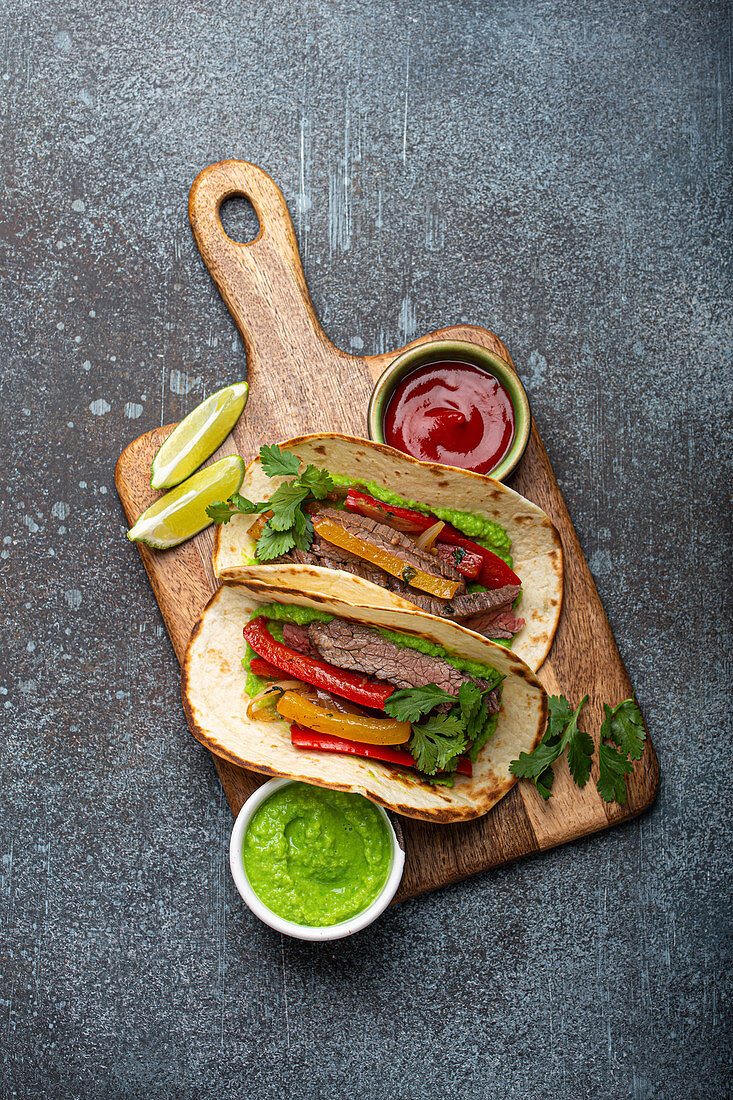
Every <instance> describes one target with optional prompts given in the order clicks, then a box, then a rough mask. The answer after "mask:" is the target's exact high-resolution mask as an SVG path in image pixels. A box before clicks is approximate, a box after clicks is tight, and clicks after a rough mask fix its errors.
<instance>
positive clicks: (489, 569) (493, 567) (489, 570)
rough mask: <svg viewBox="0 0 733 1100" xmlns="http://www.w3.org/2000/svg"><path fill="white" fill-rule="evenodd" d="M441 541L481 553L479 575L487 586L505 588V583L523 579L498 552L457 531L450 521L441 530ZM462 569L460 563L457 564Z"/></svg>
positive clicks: (479, 578)
mask: <svg viewBox="0 0 733 1100" xmlns="http://www.w3.org/2000/svg"><path fill="white" fill-rule="evenodd" d="M440 541H441V542H447V543H449V544H450V545H451V546H461V547H463V549H464V550H465V551H466V552H467V553H470V554H479V555H480V556H481V571H480V573H479V575H478V582H479V584H483V585H484V587H485V588H503V587H504V585H505V584H519V585H521V583H522V582H521V580H520V579H519V577H518V576H517V574H516V573H515V572H514V570H513V569H510V568H509V566H508V565H507V563H506V562H505V561H502V560H501V558H500V557H498V555H497V554H492V552H491V550H487V549H486V547H485V546H479V544H478V543H477V542H474V541H473V540H472V539H467V538H466V536H465V535H462V534H461V532H460V531H456V529H455V527H451V525H450V524H449V523H446V525H445V527H444V528H443V530H442V531H441V532H440ZM456 568H457V569H458V570H459V571H460V568H461V567H460V565H458V566H456Z"/></svg>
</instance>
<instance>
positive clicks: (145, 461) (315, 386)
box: [115, 161, 659, 901]
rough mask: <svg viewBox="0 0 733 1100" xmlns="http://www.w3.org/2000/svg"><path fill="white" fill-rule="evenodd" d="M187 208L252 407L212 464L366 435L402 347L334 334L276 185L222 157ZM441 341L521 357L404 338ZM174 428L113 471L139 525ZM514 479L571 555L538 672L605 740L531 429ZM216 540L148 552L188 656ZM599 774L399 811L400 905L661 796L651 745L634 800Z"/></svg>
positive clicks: (596, 601)
mask: <svg viewBox="0 0 733 1100" xmlns="http://www.w3.org/2000/svg"><path fill="white" fill-rule="evenodd" d="M233 195H243V196H245V197H246V198H248V199H249V200H250V201H251V203H252V205H253V207H254V209H255V212H256V214H257V217H258V219H259V223H260V231H259V234H258V236H257V237H256V238H255V240H254V241H253V242H251V243H250V244H247V245H242V244H237V243H235V242H233V241H231V240H230V239H229V237H227V235H226V234H225V232H224V230H223V227H222V224H221V220H220V217H219V210H220V207H221V204H222V202H223V201H224V200H225V199H226V198H228V197H230V196H233ZM189 214H190V219H191V225H192V229H193V233H194V237H195V239H196V242H197V244H198V247H199V249H200V251H201V254H202V256H203V258H204V261H205V263H206V265H207V267H208V268H209V271H210V272H211V275H212V277H213V279H214V281H215V283H216V285H217V287H218V289H219V291H220V292H221V294H222V297H223V298H224V300H225V302H226V304H227V306H228V308H229V310H230V312H231V314H232V316H233V318H234V320H235V322H236V324H237V327H238V329H239V331H240V333H241V335H242V338H243V340H244V343H245V348H246V353H247V364H248V375H247V377H248V380H249V383H250V399H249V404H248V406H247V409H246V411H245V414H244V416H243V417H242V418H241V420H240V422H239V424H237V425H236V427H235V429H234V431H233V433H232V435H231V436H230V437H229V438H228V439H227V440H226V441H225V443H224V444H223V446H222V447H221V448H220V450H219V451H218V452H217V453H216V455H214V456H213V457H212V461H215V460H216V459H217V458H219V457H221V456H222V455H224V454H231V453H236V452H238V453H240V454H242V455H243V456H244V457H245V459H246V460H250V459H251V458H252V457H254V455H255V454H256V453H257V451H258V450H259V447H260V446H261V444H262V443H264V442H272V441H274V440H277V439H283V438H287V437H288V436H292V435H295V434H301V433H304V432H310V431H328V430H338V431H345V432H350V433H353V434H354V435H360V436H363V435H365V434H366V432H365V425H366V405H367V401H368V397H369V394H370V392H371V387H372V384H373V381H374V380H375V379H376V378H377V377H378V376H379V374H381V372H382V371H383V370H384V368H385V367H386V366H387V364H388V363H389V362H390V361H391V360H392V359H393V358H394V357H395V356H396V355H397V354H399V353H400V352H401V351H403V350H404V348H399V349H395V351H393V352H389V353H385V354H383V355H378V356H369V357H361V356H354V355H349V354H347V353H346V352H344V351H342V350H340V349H339V348H337V347H335V346H334V345H333V344H332V343H331V342H330V340H329V339H328V337H327V336H326V335H325V333H324V332H323V330H322V328H321V326H320V324H319V321H318V318H317V317H316V314H315V311H314V308H313V305H312V302H311V300H310V295H309V293H308V289H307V286H306V283H305V277H304V275H303V269H302V265H301V262H300V256H299V253H298V247H297V243H296V239H295V233H294V230H293V226H292V222H291V220H290V215H289V213H288V210H287V206H286V204H285V200H284V198H283V196H282V194H281V192H280V190H279V189H278V187H277V186H276V185H275V183H274V182H273V181H272V180H271V179H270V177H269V176H268V175H267V174H266V173H265V172H263V171H262V170H261V169H259V168H257V167H255V166H254V165H251V164H247V163H245V162H241V161H225V162H222V163H221V164H216V165H213V166H211V167H210V168H207V169H205V170H204V171H203V172H201V173H200V175H199V176H198V177H197V178H196V180H195V182H194V184H193V187H192V189H191V194H190V201H189ZM438 338H451V339H458V340H467V341H473V342H475V343H478V344H482V345H483V346H485V347H487V348H489V349H490V350H492V351H494V352H496V353H497V354H498V355H501V356H502V357H504V358H505V359H507V360H508V361H509V362H511V359H510V356H509V353H508V350H507V349H506V347H505V346H504V344H503V343H502V342H501V340H499V338H498V337H497V336H495V335H494V334H493V333H491V332H489V331H488V330H486V329H484V328H479V327H477V326H471V325H459V326H455V327H451V328H447V329H442V330H440V331H438V332H433V333H430V334H429V335H426V336H424V337H422V338H421V339H419V340H416V341H413V342H412V343H411V344H409V345H406V346H408V347H412V346H414V345H415V344H421V343H425V342H427V341H429V340H434V339H438ZM172 427H173V426H172V425H169V426H167V427H163V428H159V429H157V430H155V431H153V432H149V433H147V434H146V435H143V436H141V437H140V438H138V439H136V440H135V441H134V442H133V443H131V444H130V445H129V446H128V447H127V448H126V449H125V451H124V452H123V453H122V455H121V456H120V459H119V461H118V463H117V468H116V472H115V480H116V485H117V489H118V492H119V495H120V498H121V501H122V504H123V507H124V509H125V514H126V516H127V518H128V520H129V521H130V523H132V522H134V521H135V520H136V519H137V518H138V516H139V515H140V513H141V512H142V511H144V510H145V508H147V507H148V506H149V504H150V503H151V502H152V501H153V500H154V499H156V497H157V496H158V494H157V493H155V492H154V491H153V490H152V489H151V488H150V484H149V476H150V475H149V468H150V462H151V460H152V458H153V455H154V454H155V451H156V450H157V448H158V447H159V446H160V444H161V442H162V441H163V439H164V438H165V437H166V436H167V434H168V433H169V432H170V431H171V430H172ZM510 483H511V485H512V487H513V488H514V489H516V490H517V491H518V492H520V493H523V494H524V495H525V496H527V497H528V498H529V499H530V500H532V501H534V502H535V503H536V504H538V505H540V506H541V507H542V508H543V509H544V510H545V511H546V512H547V513H548V515H549V516H550V517H551V519H552V520H553V522H554V523H555V525H556V527H557V529H558V531H559V533H560V537H561V539H562V542H563V548H564V553H565V600H564V605H563V612H562V616H561V620H560V625H559V628H558V631H557V634H556V637H555V642H554V644H553V647H552V650H551V652H550V655H549V657H548V658H547V660H546V661H545V663H544V665H543V666H542V668H541V669H540V671H539V677H540V679H541V681H542V682H543V684H544V685H545V687H546V688H547V690H548V692H549V693H551V694H556V693H558V692H562V693H564V694H565V695H567V697H568V698H569V699H570V700H571V702H572V703H573V704H574V705H577V703H578V702H579V701H580V699H581V698H582V696H584V695H586V694H588V695H589V701H588V704H587V706H586V710H585V712H584V717H585V727H586V728H587V729H588V731H589V732H590V733H591V734H592V735H593V736H594V737H595V739H596V741H597V738H598V730H599V728H600V723H601V720H602V716H603V703H604V702H608V703H611V704H615V703H617V702H619V701H620V700H621V699H624V698H627V697H628V696H629V695H630V694H631V690H632V688H631V684H630V682H629V678H628V676H627V674H626V670H625V669H624V666H623V663H622V661H621V658H620V655H619V653H618V649H617V647H616V643H615V641H614V638H613V634H612V632H611V628H610V626H609V623H608V619H607V617H606V614H605V612H604V610H603V607H602V604H601V601H600V598H599V596H598V593H597V591H596V587H595V584H594V582H593V578H592V576H591V573H590V570H589V568H588V564H587V562H586V560H585V558H584V556H583V553H582V551H581V548H580V545H579V543H578V539H577V536H576V534H575V531H574V528H573V525H572V522H571V520H570V517H569V515H568V511H567V508H566V507H565V503H564V501H563V498H562V494H561V492H560V490H559V488H558V485H557V481H556V479H555V476H554V474H553V472H552V467H551V465H550V462H549V459H548V457H547V453H546V451H545V448H544V446H543V444H542V440H541V439H540V436H539V433H538V432H537V429H536V427H535V426H534V424H533V427H532V432H531V436H530V442H529V446H528V448H527V451H526V452H525V455H524V457H523V459H522V461H521V463H520V465H519V466H518V467H517V469H516V470H515V472H514V474H513V475H512V477H511V479H510ZM212 546H213V538H212V534H211V530H210V529H209V530H208V531H204V532H202V533H201V534H200V535H198V536H197V537H196V538H195V539H193V540H191V541H190V542H189V543H187V544H185V545H183V546H181V547H178V548H175V549H173V550H169V551H165V552H155V551H151V550H149V549H148V548H146V547H144V546H140V547H139V549H140V553H141V556H142V559H143V563H144V565H145V569H146V571H147V574H148V576H149V578H150V581H151V584H152V587H153V591H154V593H155V596H156V599H157V600H158V603H159V605H160V608H161V612H162V614H163V618H164V620H165V623H166V626H167V629H168V632H169V635H170V637H171V641H172V643H173V646H174V649H175V652H176V655H177V656H178V658H179V660H180V659H181V657H182V655H183V651H184V649H185V646H186V643H187V641H188V637H189V634H190V631H191V628H192V626H193V624H194V623H195V621H196V619H197V618H198V616H199V614H200V612H201V610H202V608H203V606H204V605H205V603H206V601H207V600H208V599H209V597H210V595H211V593H212V591H213V590H214V588H215V586H216V582H215V578H214V575H213V571H212V567H211V551H212ZM215 763H216V767H217V770H218V772H219V775H220V777H221V781H222V784H223V786H224V790H225V792H226V795H227V798H228V800H229V804H230V806H231V808H232V811H233V812H234V813H237V812H238V810H239V808H240V806H241V805H242V802H243V801H244V799H245V798H246V797H247V795H248V794H249V793H250V792H251V791H252V790H253V789H254V788H255V787H256V786H257V785H258V784H259V783H260V782H262V781H263V779H264V777H259V776H257V775H254V774H251V773H248V772H245V771H244V770H242V769H240V768H236V767H234V766H233V765H231V764H229V763H227V762H226V761H223V760H221V759H218V758H217V759H216V760H215ZM596 769H597V766H595V767H594V771H593V773H592V775H591V781H590V782H589V783H588V784H587V785H586V787H585V788H584V789H583V790H582V791H581V790H579V789H578V788H577V787H576V786H575V785H574V784H573V783H572V781H571V779H570V776H569V774H568V771H567V766H566V764H565V763H564V762H563V763H561V764H560V765H557V766H556V779H555V784H554V788H553V797H552V799H551V800H550V802H549V803H547V804H546V803H544V802H543V801H542V799H541V798H540V796H539V795H538V794H537V792H536V791H535V789H534V787H533V786H532V785H531V784H529V783H525V782H521V783H519V784H518V785H517V786H516V787H515V788H514V790H513V791H512V792H511V793H510V795H508V796H507V797H506V798H505V799H504V800H503V801H502V802H500V803H499V804H498V805H497V806H496V807H495V808H494V810H492V811H491V813H489V814H488V815H487V816H486V817H484V818H481V819H479V820H477V821H474V822H470V823H468V824H465V825H454V826H436V825H429V824H426V823H424V822H418V821H414V820H411V819H403V829H404V833H405V839H406V848H407V861H406V867H405V875H404V878H403V881H402V886H401V889H400V892H399V894H398V895H397V898H396V900H397V901H399V900H402V899H404V898H406V897H413V896H415V895H417V894H420V893H424V892H426V891H428V890H432V889H435V888H437V887H439V886H441V885H444V884H446V883H449V882H455V881H457V880H459V879H462V878H465V877H466V876H468V875H471V874H475V873H477V872H479V871H482V870H486V869H488V868H491V867H495V866H498V865H499V864H502V863H505V862H507V861H509V860H512V859H515V858H517V857H519V856H522V855H527V854H529V853H531V852H535V851H538V850H542V849H546V848H550V847H553V846H554V845H557V844H561V843H563V842H565V841H568V840H572V839H574V838H576V837H579V836H583V835H585V834H588V833H592V832H596V831H598V830H601V829H604V828H606V827H607V826H609V825H610V824H614V823H616V822H620V821H623V820H626V819H628V818H630V817H633V816H635V815H636V814H638V813H640V812H641V811H642V810H644V809H646V808H647V807H648V806H649V805H651V803H652V802H653V800H654V797H655V795H656V791H657V786H658V780H659V771H658V765H657V759H656V755H655V753H654V749H653V747H652V745H651V742H650V741H649V740H647V745H646V748H645V752H644V755H643V757H642V759H641V760H640V761H639V762H638V763H637V764H636V767H635V769H634V774H633V775H632V776H631V777H630V778H629V781H628V801H627V803H626V805H624V806H619V805H618V804H616V803H612V804H611V805H607V804H606V803H604V802H603V801H602V799H601V798H600V796H599V795H598V792H597V790H596V788H595V779H596V778H597V770H596Z"/></svg>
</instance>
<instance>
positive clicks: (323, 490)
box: [298, 465, 334, 500]
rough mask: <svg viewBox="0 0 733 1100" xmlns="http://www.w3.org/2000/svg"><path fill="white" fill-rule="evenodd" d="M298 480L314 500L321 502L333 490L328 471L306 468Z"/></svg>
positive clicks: (314, 467) (312, 467) (313, 467)
mask: <svg viewBox="0 0 733 1100" xmlns="http://www.w3.org/2000/svg"><path fill="white" fill-rule="evenodd" d="M298 480H299V482H300V484H301V485H304V486H305V488H306V489H307V490H308V492H309V493H311V494H312V495H313V496H314V497H315V498H316V500H323V498H324V497H326V496H328V494H329V493H330V492H331V491H332V490H333V488H334V484H333V480H332V478H331V475H330V474H329V472H328V470H319V469H318V467H317V466H310V465H309V466H306V468H305V470H304V471H303V473H302V474H301V475H300V477H299V478H298Z"/></svg>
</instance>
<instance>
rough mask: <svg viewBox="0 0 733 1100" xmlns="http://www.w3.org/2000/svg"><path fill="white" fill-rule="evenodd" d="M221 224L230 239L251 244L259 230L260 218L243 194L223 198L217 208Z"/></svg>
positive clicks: (237, 242)
mask: <svg viewBox="0 0 733 1100" xmlns="http://www.w3.org/2000/svg"><path fill="white" fill-rule="evenodd" d="M219 217H220V218H221V224H222V225H223V226H224V232H225V233H226V235H227V237H229V240H230V241H234V243H235V244H251V243H252V241H253V240H254V239H255V237H256V236H257V234H258V233H259V231H260V220H259V218H258V217H257V213H256V211H255V208H254V206H253V205H252V203H251V202H250V201H249V199H246V198H245V197H244V195H232V197H231V198H229V199H225V200H224V202H223V203H222V204H221V208H220V210H219Z"/></svg>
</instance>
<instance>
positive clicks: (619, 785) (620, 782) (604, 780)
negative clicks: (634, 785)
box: [596, 703, 634, 806]
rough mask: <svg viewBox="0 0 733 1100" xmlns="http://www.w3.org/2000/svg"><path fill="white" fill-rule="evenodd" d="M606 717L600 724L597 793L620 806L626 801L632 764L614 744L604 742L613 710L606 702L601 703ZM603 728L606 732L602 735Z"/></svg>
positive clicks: (606, 800)
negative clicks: (627, 780)
mask: <svg viewBox="0 0 733 1100" xmlns="http://www.w3.org/2000/svg"><path fill="white" fill-rule="evenodd" d="M603 709H604V711H605V713H606V717H605V718H604V719H603V725H602V726H601V743H600V745H599V746H598V763H599V765H600V775H599V776H598V783H597V784H596V786H597V787H598V793H599V794H600V796H601V798H602V799H603V800H604V801H605V802H618V803H619V804H620V805H621V806H623V805H624V803H625V802H626V776H627V775H631V773H632V771H633V770H634V765H633V764H632V763H631V761H630V760H627V759H626V754H625V753H624V752H622V751H621V750H620V749H617V748H616V747H615V745H609V744H606V743H605V742H604V740H603V738H604V736H610V735H611V733H610V731H611V723H612V721H613V711H612V710H611V708H610V707H609V705H608V703H604V704H603ZM604 729H607V730H608V732H607V734H605V735H604V732H603V731H604Z"/></svg>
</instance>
